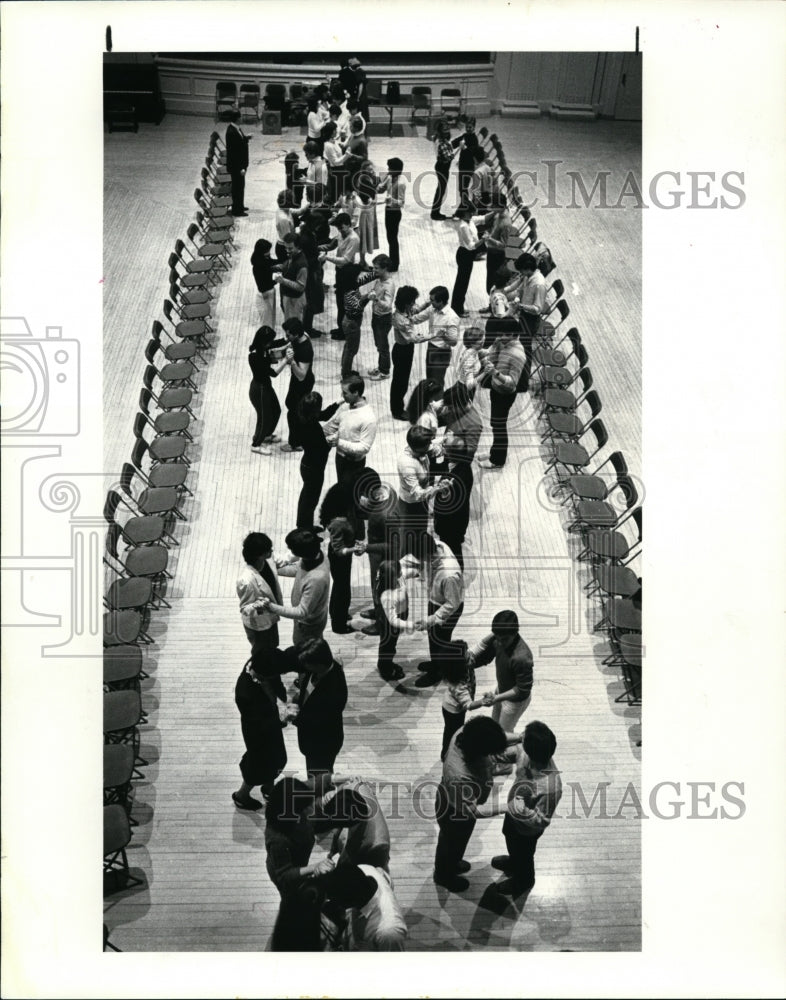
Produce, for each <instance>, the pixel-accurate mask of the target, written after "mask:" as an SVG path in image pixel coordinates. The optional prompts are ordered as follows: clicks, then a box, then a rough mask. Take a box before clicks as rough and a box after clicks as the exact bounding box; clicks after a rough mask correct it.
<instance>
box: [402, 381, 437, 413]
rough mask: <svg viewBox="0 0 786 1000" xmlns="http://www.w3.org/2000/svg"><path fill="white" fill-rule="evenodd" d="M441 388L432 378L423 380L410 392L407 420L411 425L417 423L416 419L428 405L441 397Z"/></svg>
mask: <svg viewBox="0 0 786 1000" xmlns="http://www.w3.org/2000/svg"><path fill="white" fill-rule="evenodd" d="M442 391H443V390H442V386H441V385H440V384H439V382H437V380H436V379H433V378H424V379H421V380H420V382H418V384H417V385H416V386H415V388H414V389H413V390H412V395H411V396H410V397H409V402H408V403H407V419H408V420H409V422H410V423H411V424H416V423H417V422H418V417H420V415H421V414H422V413H423V411H424V410H426V409H427V408H428V405H429V403H430V402H431V401H432V400H434V399H438V398H439V397H440V396H441V395H442Z"/></svg>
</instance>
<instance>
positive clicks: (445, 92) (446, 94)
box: [439, 87, 461, 98]
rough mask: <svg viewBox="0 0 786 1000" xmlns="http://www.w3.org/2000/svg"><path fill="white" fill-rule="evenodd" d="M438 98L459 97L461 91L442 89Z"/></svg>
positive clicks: (454, 88) (452, 88) (450, 88)
mask: <svg viewBox="0 0 786 1000" xmlns="http://www.w3.org/2000/svg"><path fill="white" fill-rule="evenodd" d="M439 96H440V97H459V98H460V97H461V91H460V90H459V88H458V87H443V88H442V90H440V92H439Z"/></svg>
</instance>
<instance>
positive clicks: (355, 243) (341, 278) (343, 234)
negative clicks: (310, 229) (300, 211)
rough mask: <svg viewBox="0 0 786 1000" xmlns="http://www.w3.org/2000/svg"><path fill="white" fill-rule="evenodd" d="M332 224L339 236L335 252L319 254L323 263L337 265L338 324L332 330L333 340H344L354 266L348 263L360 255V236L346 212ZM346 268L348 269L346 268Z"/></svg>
mask: <svg viewBox="0 0 786 1000" xmlns="http://www.w3.org/2000/svg"><path fill="white" fill-rule="evenodd" d="M330 224H331V225H332V226H335V227H336V228H337V229H338V232H339V237H338V239H337V240H335V241H334V243H335V247H334V249H335V252H333V253H330V252H324V253H321V254H320V255H319V260H320V262H321V263H323V264H324V263H325V262H326V261H327V262H328V263H330V264H335V266H336V309H337V313H338V320H337V325H336V326H335V327H334V328H333V329H332V330H331V331H330V337H331V339H332V340H343V339H344V333H343V332H342V329H341V321H342V320H343V319H344V296H345V295H346V293H347V291H348V290H349V288H350V285H351V277H352V274H351V272H352V268H351V267H350V268H347V267H346V265H348V264H354V263H355V262H356V261H357V259H358V257H359V255H360V237H359V236H358V234H357V233H356V232H355V230H354V229H353V228H352V219H351V218H350V216H349V215H347V213H346V212H339V213H338V215H337V216H335V218H333V219H331V220H330ZM345 269H346V270H345Z"/></svg>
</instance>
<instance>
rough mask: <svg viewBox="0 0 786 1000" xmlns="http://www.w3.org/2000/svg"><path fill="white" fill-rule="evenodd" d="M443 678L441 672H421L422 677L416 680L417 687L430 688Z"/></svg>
mask: <svg viewBox="0 0 786 1000" xmlns="http://www.w3.org/2000/svg"><path fill="white" fill-rule="evenodd" d="M441 680H442V678H441V677H440V675H439V674H421V675H420V677H418V679H417V680H416V681H415V687H419V688H429V687H434V685H435V684H439V682H440V681H441Z"/></svg>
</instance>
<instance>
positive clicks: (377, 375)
mask: <svg viewBox="0 0 786 1000" xmlns="http://www.w3.org/2000/svg"><path fill="white" fill-rule="evenodd" d="M368 377H369V378H371V379H374V381H375V382H381V381H382V379H383V378H390V372H381V371H380V370H379V368H375V369H374V370H373V371H371V372H369V373H368Z"/></svg>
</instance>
